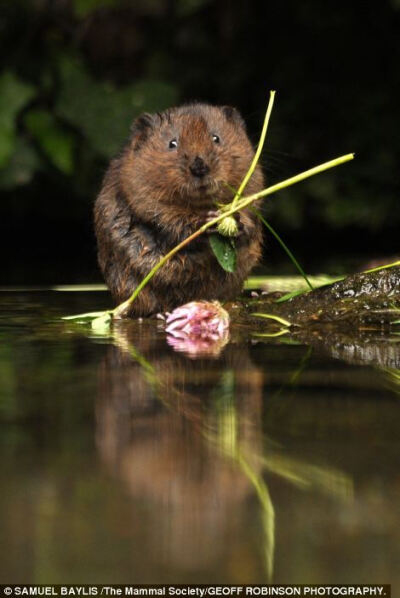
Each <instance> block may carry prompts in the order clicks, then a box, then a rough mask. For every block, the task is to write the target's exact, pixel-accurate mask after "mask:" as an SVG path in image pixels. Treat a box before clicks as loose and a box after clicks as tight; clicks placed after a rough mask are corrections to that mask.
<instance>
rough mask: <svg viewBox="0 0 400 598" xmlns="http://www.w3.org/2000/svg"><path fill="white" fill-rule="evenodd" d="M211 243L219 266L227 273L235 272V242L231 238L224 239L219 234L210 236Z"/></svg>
mask: <svg viewBox="0 0 400 598" xmlns="http://www.w3.org/2000/svg"><path fill="white" fill-rule="evenodd" d="M209 241H210V245H211V249H212V250H213V252H214V255H215V257H216V258H217V260H218V263H219V265H220V266H221V267H222V268H223V269H224V270H226V271H227V272H234V271H235V270H236V248H235V242H234V240H233V239H231V238H230V237H222V236H221V235H219V234H218V233H214V234H212V235H210V237H209Z"/></svg>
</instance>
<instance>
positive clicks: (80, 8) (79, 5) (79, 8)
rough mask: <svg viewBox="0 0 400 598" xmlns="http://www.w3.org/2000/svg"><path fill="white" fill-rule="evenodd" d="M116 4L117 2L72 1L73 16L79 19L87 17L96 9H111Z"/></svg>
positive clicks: (100, 0) (108, 0)
mask: <svg viewBox="0 0 400 598" xmlns="http://www.w3.org/2000/svg"><path fill="white" fill-rule="evenodd" d="M117 3H119V2H118V0H117V1H116V0H73V6H74V10H75V14H76V16H77V17H79V18H84V17H87V16H88V15H89V14H90V13H91V12H94V11H95V10H97V9H98V8H106V7H108V6H111V7H112V6H115V5H116V4H117Z"/></svg>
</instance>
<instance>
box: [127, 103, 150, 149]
mask: <svg viewBox="0 0 400 598" xmlns="http://www.w3.org/2000/svg"><path fill="white" fill-rule="evenodd" d="M155 118H156V116H155V115H154V114H149V113H148V112H145V113H144V114H141V115H140V116H138V117H137V119H136V120H134V121H133V123H132V126H131V143H132V145H133V149H134V150H138V149H140V147H141V146H142V145H143V143H144V142H145V141H146V139H148V137H149V136H150V134H151V132H152V131H153V129H154V125H155Z"/></svg>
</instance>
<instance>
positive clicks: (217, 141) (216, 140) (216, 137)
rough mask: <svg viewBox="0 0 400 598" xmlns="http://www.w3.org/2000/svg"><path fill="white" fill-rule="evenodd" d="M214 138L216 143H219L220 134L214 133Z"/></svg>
mask: <svg viewBox="0 0 400 598" xmlns="http://www.w3.org/2000/svg"><path fill="white" fill-rule="evenodd" d="M212 138H213V141H214V143H219V142H220V139H219V137H218V135H213V136H212Z"/></svg>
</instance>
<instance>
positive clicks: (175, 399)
mask: <svg viewBox="0 0 400 598" xmlns="http://www.w3.org/2000/svg"><path fill="white" fill-rule="evenodd" d="M134 330H135V328H134V327H133V326H130V325H129V323H126V322H124V323H120V324H119V325H118V326H117V327H115V331H114V346H111V347H109V350H108V353H107V356H106V358H105V360H104V362H103V363H102V365H101V370H100V376H99V393H98V402H97V408H96V415H97V432H96V437H97V445H98V449H99V451H100V454H101V456H102V459H103V461H104V462H105V463H106V464H107V466H108V468H109V469H110V470H111V471H112V472H113V474H114V475H117V476H119V477H120V478H121V479H123V480H124V482H125V483H126V485H127V487H128V488H129V491H130V493H131V494H132V495H133V496H135V497H136V498H138V499H139V498H140V499H141V500H145V501H146V502H151V503H152V504H154V505H156V508H155V509H154V511H155V513H156V514H157V515H156V518H155V519H153V520H152V521H151V522H149V525H148V528H149V533H150V534H152V547H153V551H154V552H155V553H158V552H159V549H160V546H161V547H164V548H165V550H164V551H163V554H162V557H163V559H166V560H167V561H168V565H170V566H171V567H174V568H177V567H182V566H183V565H185V566H186V567H187V568H188V569H193V570H195V569H196V567H198V566H199V563H202V564H204V563H207V562H215V561H217V560H219V559H221V558H222V557H223V554H224V550H225V547H226V543H227V541H228V542H232V543H233V544H235V535H236V536H239V535H240V534H239V529H240V527H241V526H243V525H246V523H245V519H246V513H247V504H248V501H251V500H254V499H255V498H256V499H257V500H258V504H259V510H260V518H261V530H262V539H261V542H260V548H261V552H262V553H263V558H262V562H263V563H264V565H263V568H264V572H265V574H264V575H265V577H264V579H267V580H271V579H272V573H273V562H274V550H275V548H274V546H275V512H274V505H273V502H272V499H271V496H270V492H269V490H268V486H267V484H266V482H265V479H264V472H266V471H269V472H271V473H273V474H275V475H278V476H280V477H281V478H283V479H284V480H286V481H288V482H290V483H291V484H294V485H295V486H296V487H298V488H302V489H308V488H311V487H315V488H317V489H318V490H321V491H323V492H326V493H328V494H329V495H331V496H333V497H336V498H340V499H346V500H347V499H349V498H351V496H352V482H351V480H350V478H349V477H348V476H346V475H345V474H343V473H342V472H340V471H338V470H336V469H333V468H331V469H330V468H326V467H324V468H322V467H318V466H316V465H313V464H310V463H304V462H302V461H300V460H299V459H296V458H293V457H291V456H288V455H287V454H285V451H284V450H283V449H281V448H280V447H278V446H276V445H275V444H274V443H273V442H272V441H268V439H267V438H266V436H265V434H264V433H263V429H262V407H263V401H262V398H263V383H264V374H263V372H262V370H261V368H259V367H256V366H255V365H254V364H253V363H252V362H251V360H250V358H249V355H248V353H247V350H246V348H244V347H243V346H240V345H235V344H230V345H229V346H227V347H226V348H225V351H224V352H223V354H222V356H221V358H220V361H219V362H218V364H216V362H215V360H213V359H211V358H207V357H204V356H202V357H200V358H198V359H194V358H193V355H192V356H191V357H192V358H191V359H188V358H187V357H185V356H184V355H181V354H179V353H173V352H171V350H168V347H167V346H166V345H165V343H162V342H160V340H158V341H157V339H155V338H154V337H153V338H147V339H146V337H145V336H144V335H143V336H139V337H138V336H137V335H135V333H134ZM302 367H304V365H303V362H301V363H300V370H301V369H302ZM299 375H300V371H297V372H295V374H294V375H293V377H292V379H291V381H290V384H291V385H294V384H295V382H296V379H297V377H298V376H299ZM204 387H206V392H205V388H204ZM204 395H206V396H204ZM161 549H162V548H161ZM258 560H260V558H258Z"/></svg>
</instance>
